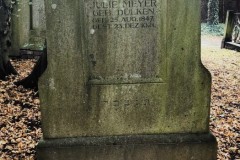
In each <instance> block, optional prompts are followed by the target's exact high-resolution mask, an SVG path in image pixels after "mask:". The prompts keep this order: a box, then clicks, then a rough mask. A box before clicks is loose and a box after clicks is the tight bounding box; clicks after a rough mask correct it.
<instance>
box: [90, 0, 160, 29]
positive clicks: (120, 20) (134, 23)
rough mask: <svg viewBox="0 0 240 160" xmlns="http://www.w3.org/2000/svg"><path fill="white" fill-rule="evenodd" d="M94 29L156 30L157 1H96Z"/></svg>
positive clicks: (93, 4)
mask: <svg viewBox="0 0 240 160" xmlns="http://www.w3.org/2000/svg"><path fill="white" fill-rule="evenodd" d="M90 8H91V9H92V16H91V17H92V20H91V21H92V29H124V28H155V27H156V24H155V16H156V12H157V0H122V1H119V0H108V1H99V0H94V1H93V2H92V4H91V7H90Z"/></svg>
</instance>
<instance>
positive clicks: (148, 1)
mask: <svg viewBox="0 0 240 160" xmlns="http://www.w3.org/2000/svg"><path fill="white" fill-rule="evenodd" d="M45 2H46V3H45V7H46V16H47V27H48V28H47V44H48V68H47V70H46V72H45V73H44V74H43V76H42V77H41V78H40V84H39V93H40V99H41V112H42V124H43V125H42V126H43V132H44V138H66V137H81V136H107V135H110V136H119V135H125V134H156V133H159V134H161V133H162V134H163V133H206V132H209V110H210V93H211V76H210V73H209V72H208V71H207V70H206V69H205V68H204V66H203V65H202V64H201V60H200V20H199V17H200V7H199V6H200V1H197V0H172V1H166V0H142V1H140V0H133V1H130V0H125V1H123V0H122V1H116V0H106V1H104V0H99V1H94V0H89V1H84V0H72V1H67V0H50V1H45ZM96 2H99V4H98V5H100V6H98V7H96ZM126 2H127V3H126ZM101 5H102V6H101ZM139 9H141V10H139ZM127 11H128V12H127ZM110 12H111V14H110ZM122 12H126V13H124V14H123V15H122ZM130 12H132V13H131V14H132V15H128V14H130ZM133 12H135V14H133ZM108 13H109V14H108ZM145 14H146V15H145ZM151 16H153V20H152V21H151ZM116 17H117V20H116V19H114V18H116ZM129 17H132V18H130V19H129ZM142 17H145V19H144V18H142ZM146 17H150V18H146ZM135 20H138V21H135ZM142 20H143V21H142ZM128 21H130V22H128ZM140 21H141V22H140ZM137 23H141V24H142V25H141V26H145V24H149V23H150V24H152V23H153V24H154V25H150V26H149V27H145V28H144V27H140V28H136V27H133V24H135V25H136V24H137ZM105 24H107V26H105ZM96 25H97V26H99V25H100V26H102V27H96ZM109 25H110V27H109ZM115 25H119V26H122V28H121V27H120V28H117V29H116V28H114V26H115ZM123 26H124V27H123ZM129 26H131V27H129ZM149 102H150V103H149ZM138 104H139V105H138ZM134 106H137V107H134Z"/></svg>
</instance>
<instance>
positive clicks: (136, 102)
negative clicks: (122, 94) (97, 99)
mask: <svg viewBox="0 0 240 160" xmlns="http://www.w3.org/2000/svg"><path fill="white" fill-rule="evenodd" d="M101 105H102V106H113V107H116V108H117V107H147V106H150V105H153V103H152V102H151V101H150V99H149V98H143V99H132V100H129V99H124V100H117V99H116V100H102V101H101Z"/></svg>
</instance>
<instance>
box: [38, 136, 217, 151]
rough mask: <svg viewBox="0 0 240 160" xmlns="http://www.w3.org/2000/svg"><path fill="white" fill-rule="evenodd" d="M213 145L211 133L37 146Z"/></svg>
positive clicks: (43, 142)
mask: <svg viewBox="0 0 240 160" xmlns="http://www.w3.org/2000/svg"><path fill="white" fill-rule="evenodd" d="M201 143H212V144H213V145H215V146H217V141H216V138H215V137H214V136H213V135H212V134H211V133H203V134H201V133H199V134H183V133H182V134H159V135H128V136H109V137H78V138H62V139H42V140H41V141H40V142H39V144H38V145H37V149H41V148H66V147H73V146H101V145H129V144H162V145H164V144H201Z"/></svg>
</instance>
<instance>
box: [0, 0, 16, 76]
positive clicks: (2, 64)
mask: <svg viewBox="0 0 240 160" xmlns="http://www.w3.org/2000/svg"><path fill="white" fill-rule="evenodd" d="M12 4H13V2H12V1H11V0H0V79H2V80H4V79H5V78H6V76H8V75H10V74H17V72H16V70H15V69H14V68H13V66H12V65H11V63H10V60H9V58H8V55H9V52H10V47H11V12H12Z"/></svg>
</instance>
